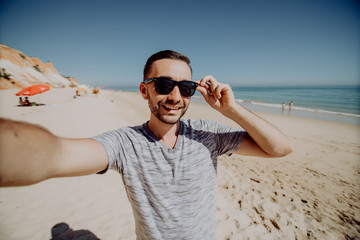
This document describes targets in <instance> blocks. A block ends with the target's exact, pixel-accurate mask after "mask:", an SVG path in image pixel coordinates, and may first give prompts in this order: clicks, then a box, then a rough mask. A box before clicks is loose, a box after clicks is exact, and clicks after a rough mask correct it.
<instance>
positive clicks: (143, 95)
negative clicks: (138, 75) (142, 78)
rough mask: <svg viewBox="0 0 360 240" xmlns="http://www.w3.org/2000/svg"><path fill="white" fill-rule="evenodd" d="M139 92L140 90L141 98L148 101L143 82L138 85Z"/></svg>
mask: <svg viewBox="0 0 360 240" xmlns="http://www.w3.org/2000/svg"><path fill="white" fill-rule="evenodd" d="M139 90H140V93H141V95H142V97H143V98H144V99H145V100H148V99H149V97H148V92H147V89H146V86H145V83H143V82H142V83H140V86H139Z"/></svg>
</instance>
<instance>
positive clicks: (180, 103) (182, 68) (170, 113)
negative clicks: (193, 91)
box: [142, 59, 191, 124]
mask: <svg viewBox="0 0 360 240" xmlns="http://www.w3.org/2000/svg"><path fill="white" fill-rule="evenodd" d="M154 77H169V78H171V79H172V80H174V81H182V80H191V70H190V67H189V66H188V65H187V64H186V63H185V62H183V61H180V60H174V59H161V60H158V61H155V62H154V63H153V64H152V66H151V70H150V73H149V76H148V78H154ZM142 87H145V88H146V95H147V96H144V93H143V92H142V94H143V96H144V98H146V99H148V104H149V108H150V111H151V114H152V116H151V117H156V118H157V119H158V120H160V121H161V122H163V123H167V124H176V123H177V122H178V121H179V119H180V118H181V117H182V116H183V115H184V114H185V112H186V110H187V108H188V106H189V103H190V97H184V96H182V95H181V94H180V91H179V88H178V86H175V88H174V89H173V90H172V92H170V93H169V94H165V95H163V94H159V93H157V92H156V90H155V83H154V82H151V83H148V84H144V83H142ZM150 120H151V119H150Z"/></svg>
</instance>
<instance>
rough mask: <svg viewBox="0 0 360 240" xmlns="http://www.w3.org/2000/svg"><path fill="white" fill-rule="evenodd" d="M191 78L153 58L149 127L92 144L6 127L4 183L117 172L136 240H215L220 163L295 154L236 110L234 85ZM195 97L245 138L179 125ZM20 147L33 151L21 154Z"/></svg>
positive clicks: (166, 56)
mask: <svg viewBox="0 0 360 240" xmlns="http://www.w3.org/2000/svg"><path fill="white" fill-rule="evenodd" d="M191 79H192V70H191V67H190V61H189V59H188V58H187V57H186V56H184V55H182V54H180V53H177V52H173V51H170V50H166V51H161V52H158V53H156V54H154V55H152V56H151V57H150V58H149V59H148V61H147V63H146V65H145V68H144V81H143V82H141V83H140V93H141V95H142V97H143V98H144V99H145V100H147V101H148V105H149V108H150V112H151V114H150V120H149V121H148V122H147V123H144V124H143V125H140V126H135V127H124V128H121V129H118V130H114V131H109V132H106V133H103V134H101V135H99V136H96V137H94V138H93V139H67V138H59V137H57V136H54V135H53V134H51V133H50V132H48V131H46V130H45V129H43V128H41V127H38V126H34V125H30V124H25V123H20V122H12V121H7V120H2V122H1V127H0V133H1V135H0V144H1V145H0V146H1V150H2V151H1V156H0V157H1V158H0V159H1V161H0V181H1V184H2V185H3V186H11V185H27V184H33V183H36V182H39V181H42V180H45V179H48V178H53V177H66V176H79V175H86V174H93V173H99V172H101V173H103V172H105V171H106V170H107V169H110V168H113V169H116V170H117V171H119V172H120V173H121V174H122V177H123V180H124V184H125V186H126V191H127V195H128V198H129V200H130V203H131V205H132V208H133V213H134V217H135V224H136V234H137V238H138V239H214V225H215V224H214V210H215V209H214V208H215V188H216V166H217V157H218V156H219V155H221V154H231V153H236V154H243V155H249V156H262V157H281V156H285V155H287V154H289V153H290V152H292V149H293V147H292V144H291V143H290V141H289V140H288V139H287V137H286V136H284V135H283V134H282V133H281V132H280V131H279V130H278V129H276V128H275V127H274V126H272V125H271V124H269V123H268V122H266V121H265V120H263V119H261V118H259V117H258V116H256V115H254V114H253V113H251V112H249V111H247V110H246V109H244V108H243V107H241V106H240V105H239V104H237V103H236V102H235V99H234V95H233V92H232V90H231V88H230V87H229V85H227V84H222V83H219V82H217V81H216V79H215V78H213V77H212V76H206V77H204V78H202V79H201V80H200V81H197V82H193V81H191ZM195 90H198V91H199V92H200V93H201V94H202V95H203V97H204V98H205V100H206V101H207V103H208V104H209V105H210V106H211V107H213V108H214V109H215V110H217V111H219V112H220V113H222V114H223V115H224V116H225V117H228V118H230V119H232V120H234V121H235V122H236V123H238V124H239V125H240V126H241V127H243V128H244V129H245V130H246V132H244V131H239V130H237V129H233V128H229V127H226V126H224V125H222V124H219V123H216V122H212V121H207V120H181V117H182V116H183V115H184V114H185V112H186V110H187V108H188V106H189V103H190V98H191V96H192V95H193V94H194V92H195ZM20 142H27V143H28V144H27V145H26V146H25V147H22V148H21V149H18V148H17V147H16V146H17V145H20ZM29 152H32V153H34V154H32V156H31V157H29V154H28V153H29Z"/></svg>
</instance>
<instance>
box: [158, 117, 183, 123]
mask: <svg viewBox="0 0 360 240" xmlns="http://www.w3.org/2000/svg"><path fill="white" fill-rule="evenodd" d="M180 118H181V117H163V116H162V117H160V118H159V120H160V121H162V122H163V123H166V124H171V125H174V124H177V123H178V122H179V120H180Z"/></svg>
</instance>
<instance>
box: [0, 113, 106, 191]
mask: <svg viewBox="0 0 360 240" xmlns="http://www.w3.org/2000/svg"><path fill="white" fill-rule="evenodd" d="M107 164H108V162H107V155H106V152H105V150H104V148H103V147H102V146H101V145H100V144H99V143H97V142H96V141H95V140H92V139H68V138H61V137H57V136H55V135H54V134H52V133H51V132H49V131H48V130H46V129H44V128H43V127H40V126H37V125H33V124H29V123H25V122H17V121H12V120H6V119H0V186H22V185H29V184H34V183H37V182H40V181H43V180H46V179H49V178H54V177H68V176H81V175H87V174H92V173H96V172H99V171H101V170H103V169H105V168H106V167H107Z"/></svg>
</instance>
